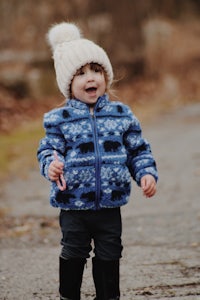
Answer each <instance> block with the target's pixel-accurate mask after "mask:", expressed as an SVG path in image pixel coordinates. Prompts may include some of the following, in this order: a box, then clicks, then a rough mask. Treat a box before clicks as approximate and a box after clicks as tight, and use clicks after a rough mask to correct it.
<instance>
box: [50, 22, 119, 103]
mask: <svg viewBox="0 0 200 300" xmlns="http://www.w3.org/2000/svg"><path fill="white" fill-rule="evenodd" d="M47 39H48V42H49V44H50V46H51V48H52V52H53V59H54V67H55V72H56V79H57V83H58V87H59V89H60V91H61V93H62V94H63V95H64V96H65V97H66V98H69V96H70V95H69V94H70V84H71V81H72V79H73V77H74V75H75V73H76V71H77V70H78V69H80V68H81V67H83V66H84V65H86V64H88V63H92V62H93V63H98V64H99V65H101V66H102V67H103V68H104V70H105V72H106V75H107V81H108V83H107V87H109V86H110V85H111V83H112V80H113V70H112V66H111V63H110V60H109V58H108V56H107V54H106V52H105V51H104V50H103V48H101V47H99V46H98V45H96V44H95V43H94V42H92V41H90V40H87V39H84V38H82V37H81V33H80V30H79V28H78V27H77V26H76V25H74V24H72V23H65V22H63V23H60V24H57V25H54V26H53V27H51V28H50V30H49V32H48V33H47Z"/></svg>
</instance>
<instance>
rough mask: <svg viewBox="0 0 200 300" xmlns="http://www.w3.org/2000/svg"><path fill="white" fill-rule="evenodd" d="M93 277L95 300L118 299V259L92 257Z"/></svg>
mask: <svg viewBox="0 0 200 300" xmlns="http://www.w3.org/2000/svg"><path fill="white" fill-rule="evenodd" d="M92 263H93V269H92V271H93V279H94V284H95V289H96V298H95V300H118V299H120V288H119V260H111V261H106V260H99V259H96V258H93V261H92Z"/></svg>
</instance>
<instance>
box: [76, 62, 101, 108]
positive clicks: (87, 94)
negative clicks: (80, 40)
mask: <svg viewBox="0 0 200 300" xmlns="http://www.w3.org/2000/svg"><path fill="white" fill-rule="evenodd" d="M105 91H106V80H105V75H104V71H103V68H102V67H101V66H100V65H98V64H95V63H92V64H87V65H85V66H84V67H82V68H80V69H79V70H78V71H77V72H76V74H75V76H74V78H73V80H72V85H71V93H72V97H73V98H76V99H79V100H80V101H82V102H84V103H87V104H90V105H94V104H95V103H96V102H97V99H98V98H99V97H100V96H102V95H103V94H104V93H105Z"/></svg>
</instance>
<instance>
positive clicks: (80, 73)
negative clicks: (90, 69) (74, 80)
mask: <svg viewBox="0 0 200 300" xmlns="http://www.w3.org/2000/svg"><path fill="white" fill-rule="evenodd" d="M84 74H85V72H84V71H83V69H82V68H81V69H79V70H78V71H77V72H76V76H81V75H84Z"/></svg>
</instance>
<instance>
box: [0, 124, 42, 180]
mask: <svg viewBox="0 0 200 300" xmlns="http://www.w3.org/2000/svg"><path fill="white" fill-rule="evenodd" d="M43 135H44V131H43V128H42V122H39V121H38V122H37V121H35V122H31V123H30V124H23V125H22V126H20V127H19V128H17V129H15V130H14V131H12V132H11V133H9V134H6V135H5V134H0V144H1V147H0V179H4V178H7V176H8V175H17V176H20V177H23V176H26V173H27V171H28V170H30V169H32V168H38V163H37V159H36V152H37V148H38V144H39V140H40V139H41V137H42V136H43Z"/></svg>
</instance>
